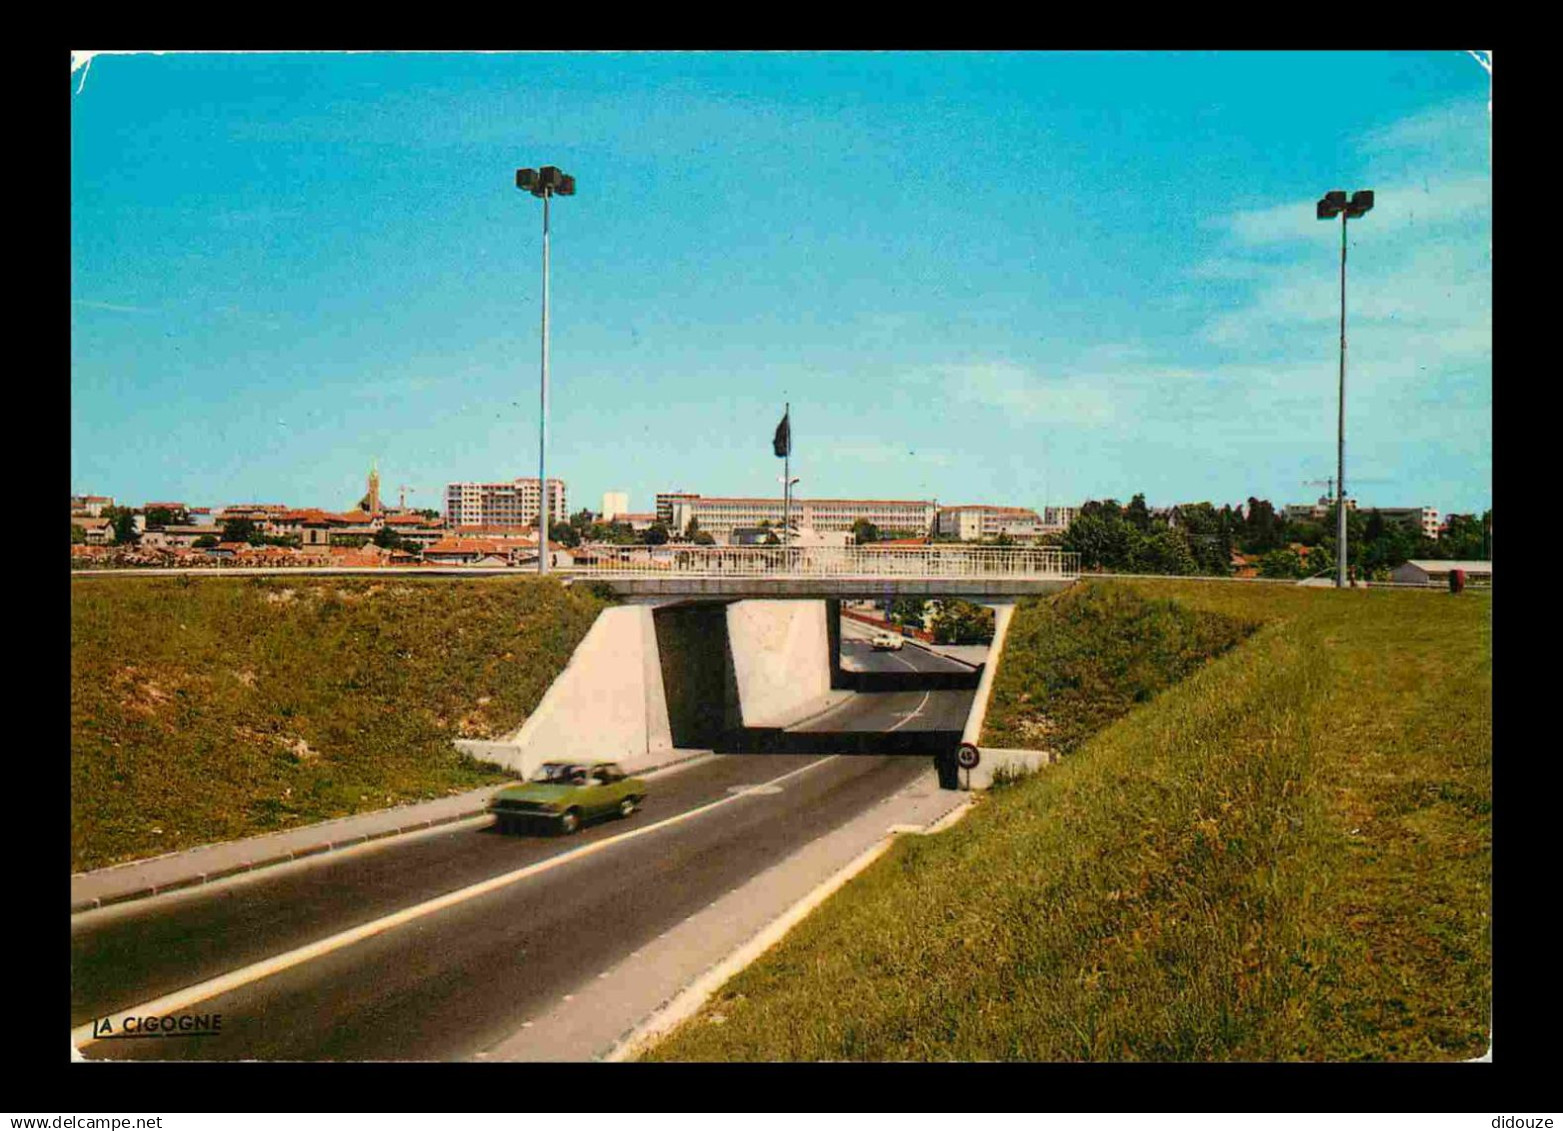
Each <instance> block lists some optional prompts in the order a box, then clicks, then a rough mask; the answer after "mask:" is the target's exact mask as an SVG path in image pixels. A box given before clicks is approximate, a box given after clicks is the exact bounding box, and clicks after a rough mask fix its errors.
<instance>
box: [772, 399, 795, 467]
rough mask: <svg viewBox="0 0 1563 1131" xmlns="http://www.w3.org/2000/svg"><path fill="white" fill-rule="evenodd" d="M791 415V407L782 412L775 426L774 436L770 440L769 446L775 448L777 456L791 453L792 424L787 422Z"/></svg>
mask: <svg viewBox="0 0 1563 1131" xmlns="http://www.w3.org/2000/svg"><path fill="white" fill-rule="evenodd" d="M791 415H792V410H791V409H788V410H787V411H786V412H785V413H783V414H782V418H781V423H780V424H778V425H777V426H776V436H775V438H774V439H772V440H771V447H772V448H774V449H776V454H777V455H778V456H790V455H792V425H791V424H789V423H788V422H787V418H788V417H790V416H791Z"/></svg>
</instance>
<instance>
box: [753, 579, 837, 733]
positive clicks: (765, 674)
mask: <svg viewBox="0 0 1563 1131" xmlns="http://www.w3.org/2000/svg"><path fill="white" fill-rule="evenodd" d="M826 612H827V609H826V602H824V601H738V602H736V603H734V604H732V605H729V606H728V607H727V635H728V640H729V641H730V644H731V649H732V658H733V672H734V676H735V677H736V680H737V684H738V703H739V706H740V708H741V711H742V721H743V725H744V726H746V727H773V726H785V725H787V724H789V723H791V722H793V721H794V720H796V719H797V717H798V715H799V713H800V712H801V711H802V710H804V709H805V708H807V707H808V706H809V705H811V704H814V703H817V702H819V701H820V700H821V699H823V698H824V697H825V696H826V695H827V694H829V692H830V689H831V688H830V667H831V665H830V629H829V626H828V624H827V623H826Z"/></svg>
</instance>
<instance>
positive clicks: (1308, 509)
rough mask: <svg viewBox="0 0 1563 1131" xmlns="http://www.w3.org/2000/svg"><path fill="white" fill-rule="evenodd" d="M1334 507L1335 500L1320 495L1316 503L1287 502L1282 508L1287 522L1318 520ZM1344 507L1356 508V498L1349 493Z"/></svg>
mask: <svg viewBox="0 0 1563 1131" xmlns="http://www.w3.org/2000/svg"><path fill="white" fill-rule="evenodd" d="M1334 508H1335V500H1333V499H1331V498H1330V497H1329V496H1328V495H1320V496H1319V501H1318V502H1316V503H1287V504H1286V506H1285V507H1284V508H1283V509H1282V512H1281V513H1282V514H1284V515H1285V516H1286V520H1287V521H1288V522H1318V521H1320V520H1321V519H1326V518H1329V517H1330V512H1331V511H1332V510H1334ZM1346 509H1347V510H1348V511H1354V510H1356V509H1357V500H1356V499H1353V498H1352V497H1351V496H1350V495H1348V496H1346Z"/></svg>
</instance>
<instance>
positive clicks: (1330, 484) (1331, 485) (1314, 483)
mask: <svg viewBox="0 0 1563 1131" xmlns="http://www.w3.org/2000/svg"><path fill="white" fill-rule="evenodd" d="M1303 486H1304V487H1325V488H1327V489H1328V490H1327V491H1326V494H1325V497H1326V498H1327V499H1330V500H1331V501H1333V500H1334V498H1335V476H1333V475H1329V476H1326V477H1325V478H1323V479H1304V480H1303Z"/></svg>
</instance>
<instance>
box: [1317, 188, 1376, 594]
mask: <svg viewBox="0 0 1563 1131" xmlns="http://www.w3.org/2000/svg"><path fill="white" fill-rule="evenodd" d="M1372 207H1373V190H1372V189H1359V190H1358V191H1357V192H1354V193H1352V194H1351V199H1350V200H1349V201H1348V200H1347V199H1346V194H1345V193H1344V192H1342V191H1340V190H1339V189H1335V190H1333V191H1331V192H1327V193H1325V194H1324V195H1323V196H1322V197H1321V198H1320V199H1319V203H1318V205H1317V206H1316V208H1317V215H1318V218H1319V219H1320V220H1333V219H1335V217H1336V216H1339V217H1340V418H1339V421H1338V423H1337V433H1336V453H1335V458H1336V468H1335V587H1336V588H1337V589H1344V588H1345V587H1346V221H1347V220H1356V219H1359V218H1360V217H1362V216H1365V215H1367V213H1368V212H1369V210H1371V209H1372Z"/></svg>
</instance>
